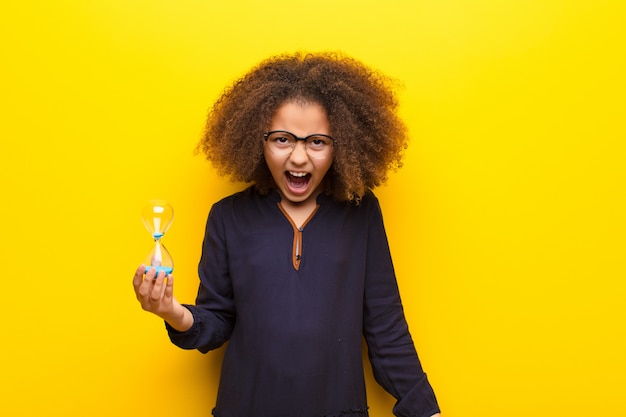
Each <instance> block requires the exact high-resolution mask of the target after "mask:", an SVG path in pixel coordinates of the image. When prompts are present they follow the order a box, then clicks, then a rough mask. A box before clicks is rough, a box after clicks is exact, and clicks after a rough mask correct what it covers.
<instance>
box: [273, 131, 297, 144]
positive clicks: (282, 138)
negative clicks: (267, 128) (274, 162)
mask: <svg viewBox="0 0 626 417" xmlns="http://www.w3.org/2000/svg"><path fill="white" fill-rule="evenodd" d="M268 140H269V141H270V142H271V143H273V144H274V145H276V146H284V147H287V146H291V144H292V143H293V142H294V139H293V138H290V137H289V135H288V134H286V133H285V132H274V133H272V134H271V135H270V136H269V138H268Z"/></svg>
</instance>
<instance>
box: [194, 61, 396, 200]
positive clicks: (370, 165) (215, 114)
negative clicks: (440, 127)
mask: <svg viewBox="0 0 626 417" xmlns="http://www.w3.org/2000/svg"><path fill="white" fill-rule="evenodd" d="M396 87H397V84H396V83H395V81H394V80H392V79H390V78H388V77H387V76H385V75H383V74H381V73H380V72H378V71H375V70H373V69H371V68H368V67H367V66H365V65H363V64H362V63H361V62H359V61H357V60H355V59H353V58H350V57H347V56H345V55H342V54H340V53H315V54H303V53H296V54H292V55H279V56H275V57H272V58H269V59H267V60H265V61H263V62H261V63H260V64H259V65H258V66H256V67H254V68H252V69H251V70H250V71H249V72H248V73H247V74H246V75H244V76H243V77H242V78H241V79H239V80H237V81H236V82H235V83H234V84H233V85H232V86H230V87H229V88H227V89H226V90H225V91H224V92H223V93H222V95H221V97H220V98H219V99H218V100H217V102H216V103H215V104H214V105H213V107H212V109H211V110H210V111H209V114H208V117H207V122H206V127H205V131H204V135H203V137H202V139H201V140H200V143H199V144H198V151H200V152H203V153H204V154H205V155H206V157H207V159H208V160H209V161H211V162H212V163H213V165H214V166H215V167H216V168H217V170H218V172H219V173H220V174H222V175H227V176H230V177H231V179H232V180H233V181H242V182H254V183H255V185H256V187H257V188H258V189H259V191H260V192H262V193H268V192H269V191H271V190H273V189H275V188H276V184H275V182H274V180H273V178H272V175H271V173H270V171H269V168H268V167H267V165H266V163H265V159H264V156H263V133H265V132H266V131H267V130H268V128H269V126H270V124H271V120H272V117H273V116H274V114H275V113H276V110H277V109H278V108H279V107H280V106H281V105H282V104H284V103H285V102H288V101H299V102H308V103H318V104H320V105H321V106H322V107H323V108H324V110H325V111H326V116H327V117H328V121H329V125H330V131H331V132H330V134H331V135H332V136H333V138H334V139H335V146H334V151H333V163H332V165H331V168H330V169H329V171H328V173H327V174H326V178H325V182H324V192H325V193H326V194H329V195H332V196H333V197H334V198H335V199H337V200H338V201H353V202H357V203H358V201H359V200H360V199H361V197H362V196H363V195H364V194H365V193H366V192H367V191H368V190H370V189H372V188H374V187H376V186H378V185H380V184H381V183H383V182H384V181H386V179H387V173H388V172H389V170H395V169H397V168H399V167H401V166H402V157H403V153H404V150H405V149H406V147H407V144H408V134H407V129H406V126H405V124H404V123H403V122H402V120H401V119H400V118H399V117H398V114H397V107H398V100H397V97H396V94H395V88H396Z"/></svg>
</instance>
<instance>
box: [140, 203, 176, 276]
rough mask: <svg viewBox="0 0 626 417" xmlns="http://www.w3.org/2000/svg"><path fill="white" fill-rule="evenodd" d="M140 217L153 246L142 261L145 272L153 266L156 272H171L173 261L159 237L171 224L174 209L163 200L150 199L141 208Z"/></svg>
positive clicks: (166, 273)
mask: <svg viewBox="0 0 626 417" xmlns="http://www.w3.org/2000/svg"><path fill="white" fill-rule="evenodd" d="M141 217H142V219H143V224H144V225H145V226H146V228H147V229H148V231H149V232H150V233H151V234H152V238H153V239H154V246H153V247H152V250H151V251H150V253H149V254H148V256H146V260H145V262H144V263H145V265H146V272H148V271H149V270H150V269H151V268H154V269H156V274H158V273H159V272H160V271H165V275H168V274H171V273H172V271H173V270H174V261H173V260H172V257H171V256H170V254H169V252H168V251H167V249H165V246H163V243H161V238H162V237H163V235H164V234H165V232H167V229H168V228H169V227H170V224H172V220H174V209H173V208H172V206H171V205H170V204H169V203H168V202H167V201H165V200H151V201H149V203H148V205H146V206H145V207H144V208H143V211H142V212H141ZM155 277H156V275H155Z"/></svg>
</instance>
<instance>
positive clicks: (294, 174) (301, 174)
mask: <svg viewBox="0 0 626 417" xmlns="http://www.w3.org/2000/svg"><path fill="white" fill-rule="evenodd" d="M289 175H291V176H292V177H305V176H306V175H307V174H306V172H291V171H289Z"/></svg>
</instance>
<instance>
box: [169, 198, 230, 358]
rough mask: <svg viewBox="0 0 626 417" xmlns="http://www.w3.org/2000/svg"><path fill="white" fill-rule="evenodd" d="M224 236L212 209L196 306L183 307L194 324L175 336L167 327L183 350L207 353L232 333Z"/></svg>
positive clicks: (204, 243) (170, 334)
mask: <svg viewBox="0 0 626 417" xmlns="http://www.w3.org/2000/svg"><path fill="white" fill-rule="evenodd" d="M224 236H225V233H224V226H223V223H222V222H221V219H220V216H219V214H218V213H217V210H216V206H214V207H213V208H212V209H211V212H210V213H209V218H208V220H207V225H206V231H205V237H204V242H203V244H202V257H201V259H200V263H199V266H198V274H199V276H200V286H199V289H198V295H197V298H196V304H195V305H187V304H186V305H185V307H186V308H188V309H189V310H190V311H191V313H192V314H193V318H194V323H193V325H192V327H191V328H190V329H189V330H187V331H186V332H178V331H176V330H174V329H172V328H171V327H170V326H169V325H167V324H166V327H167V330H168V334H169V336H170V339H171V341H172V343H174V344H175V345H177V346H179V347H181V348H183V349H198V350H199V351H201V352H203V353H206V352H208V351H209V350H212V349H216V348H218V347H220V346H221V345H222V344H224V343H225V342H226V341H227V340H228V339H229V338H230V335H231V333H232V329H233V326H234V322H235V308H234V300H233V291H232V286H231V282H230V276H229V268H228V259H227V257H228V256H227V251H226V243H225V238H224Z"/></svg>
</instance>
